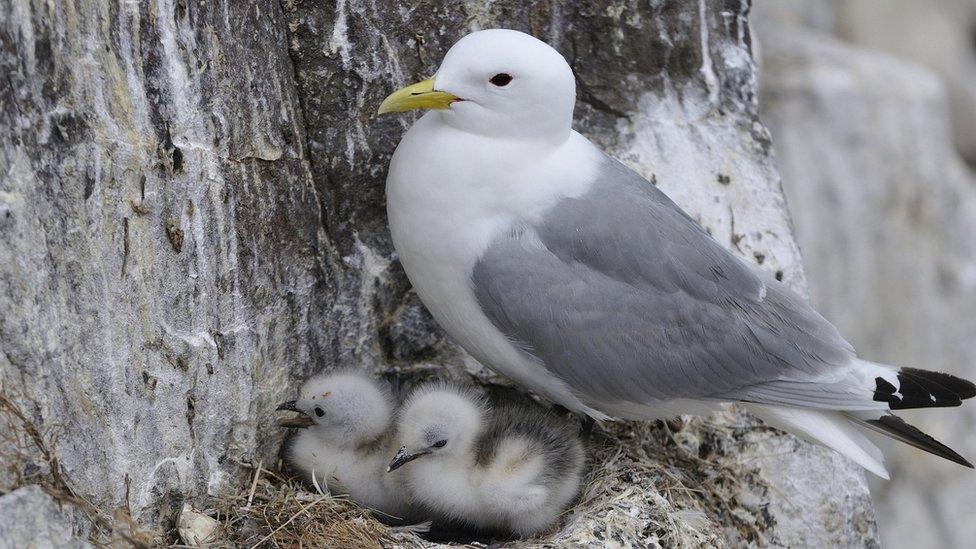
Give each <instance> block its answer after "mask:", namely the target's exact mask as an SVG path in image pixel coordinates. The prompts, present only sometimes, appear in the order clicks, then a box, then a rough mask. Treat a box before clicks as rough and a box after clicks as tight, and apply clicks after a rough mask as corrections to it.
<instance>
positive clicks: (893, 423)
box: [865, 414, 976, 469]
mask: <svg viewBox="0 0 976 549" xmlns="http://www.w3.org/2000/svg"><path fill="white" fill-rule="evenodd" d="M865 423H867V424H868V425H869V426H870V427H872V428H874V429H877V430H878V431H881V432H882V433H884V434H886V435H888V436H890V437H892V438H895V439H897V440H900V441H902V442H904V443H906V444H911V445H912V446H914V447H916V448H918V449H919V450H924V451H926V452H928V453H930V454H934V455H936V456H939V457H941V458H943V459H947V460H949V461H951V462H953V463H958V464H959V465H962V466H964V467H969V468H970V469H974V468H976V467H973V464H972V463H970V462H969V460H968V459H966V458H964V457H962V456H961V455H959V453H958V452H956V451H955V450H953V449H952V448H949V447H948V446H946V445H945V444H942V443H941V442H939V441H938V440H935V438H933V437H932V436H931V435H927V434H925V433H924V432H923V431H922V430H921V429H919V428H918V427H915V426H913V425H911V424H909V423H908V422H906V421H905V420H903V419H902V418H900V417H898V416H896V415H893V414H885V415H883V416H881V417H880V418H878V419H869V420H867V421H866V422H865Z"/></svg>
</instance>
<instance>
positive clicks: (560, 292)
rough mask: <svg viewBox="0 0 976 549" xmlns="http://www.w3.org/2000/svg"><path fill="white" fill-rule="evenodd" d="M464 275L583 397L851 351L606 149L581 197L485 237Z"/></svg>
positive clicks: (760, 374)
mask: <svg viewBox="0 0 976 549" xmlns="http://www.w3.org/2000/svg"><path fill="white" fill-rule="evenodd" d="M472 282H473V288H474V291H475V295H476V297H477V299H478V301H479V303H480V305H481V307H482V309H483V310H484V312H485V314H486V315H487V316H488V317H489V318H490V319H491V321H492V322H493V323H494V324H495V325H496V327H498V328H499V329H500V330H501V331H502V332H503V333H505V334H506V335H507V336H508V337H509V338H511V339H512V340H513V341H514V342H516V343H518V344H519V345H520V346H522V348H523V349H524V350H525V351H526V352H528V353H530V354H531V355H533V356H534V357H535V358H536V359H538V360H539V361H541V362H542V363H543V364H544V365H545V366H546V368H547V369H548V370H549V371H550V372H552V373H554V374H555V375H557V376H558V377H560V378H561V379H563V380H564V381H565V382H566V383H567V384H568V385H569V386H570V387H572V388H573V389H574V390H575V391H576V392H577V393H578V394H580V395H583V396H584V397H585V399H586V400H587V401H590V402H598V403H607V404H614V403H620V402H631V403H638V404H647V403H650V402H653V401H665V400H670V399H675V398H692V399H702V398H705V399H708V398H715V399H727V398H729V395H734V394H739V393H741V392H742V391H743V389H744V388H747V387H750V386H755V385H761V384H764V383H767V382H770V381H775V380H791V381H804V380H810V379H814V378H818V377H823V376H825V375H829V374H830V373H831V372H833V371H836V370H837V369H838V368H841V367H843V366H844V365H846V364H847V363H848V362H849V361H850V359H851V357H852V356H853V354H854V352H853V349H852V348H851V346H850V345H849V344H848V343H847V342H846V341H844V339H843V338H842V337H841V336H840V334H839V333H838V332H837V330H836V329H835V328H834V327H833V326H832V325H831V324H830V323H829V322H827V321H826V320H825V319H824V318H823V317H821V316H820V315H819V314H818V313H817V312H816V311H814V310H813V309H812V308H811V307H810V306H809V305H808V304H807V303H806V302H805V300H804V299H803V298H801V297H800V296H798V295H796V294H795V293H794V292H793V291H792V290H790V289H789V288H788V287H787V286H786V285H784V284H782V283H781V282H778V281H777V280H775V279H773V278H772V277H770V276H768V275H766V274H765V273H763V272H761V271H759V270H758V269H756V268H754V267H752V266H751V265H749V264H747V263H745V262H744V261H742V260H740V259H739V258H737V257H735V256H733V255H732V254H731V253H730V252H728V251H727V250H725V249H724V248H722V247H721V246H720V245H719V244H718V243H717V242H715V241H714V240H713V239H712V238H711V237H710V236H709V235H708V234H707V233H705V231H703V230H702V229H701V228H700V227H699V226H698V225H697V224H696V223H695V222H694V221H693V220H692V219H691V218H690V217H689V216H688V215H687V214H686V213H684V212H683V211H682V210H681V209H680V208H679V207H678V206H677V205H675V204H674V202H672V201H671V199H669V198H668V197H667V196H666V195H665V194H664V193H663V192H661V191H660V190H658V189H657V188H656V187H654V186H653V185H651V184H650V183H649V182H647V181H646V180H644V179H643V178H641V177H640V176H639V175H637V174H635V173H634V172H632V171H631V170H629V169H627V168H626V167H624V166H623V165H621V164H620V163H619V162H617V161H615V160H613V159H610V158H609V157H608V158H607V159H606V162H605V164H604V166H603V167H602V169H601V174H600V176H599V178H598V180H597V181H596V182H595V183H594V186H593V187H592V188H591V189H590V191H589V192H588V193H587V194H585V195H583V196H581V197H579V198H565V199H562V200H561V201H560V202H559V203H557V204H556V205H555V207H553V208H552V209H551V210H550V211H549V212H548V213H547V214H546V215H545V216H544V219H543V220H542V221H540V222H538V223H535V224H530V225H527V226H525V227H524V229H523V230H520V231H517V232H514V233H513V234H506V235H505V236H504V237H501V238H499V239H497V240H496V241H495V242H493V243H492V244H491V245H490V246H489V248H488V249H487V250H486V252H485V253H484V255H483V256H482V257H481V258H480V259H479V261H478V262H477V263H476V265H475V267H474V269H473V272H472Z"/></svg>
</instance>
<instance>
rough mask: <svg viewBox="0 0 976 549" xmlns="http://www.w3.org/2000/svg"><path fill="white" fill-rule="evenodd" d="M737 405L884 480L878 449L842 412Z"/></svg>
mask: <svg viewBox="0 0 976 549" xmlns="http://www.w3.org/2000/svg"><path fill="white" fill-rule="evenodd" d="M740 405H741V406H743V407H745V408H746V409H747V410H749V411H750V412H752V413H753V414H755V415H756V416H757V417H759V419H761V420H763V421H765V422H766V423H768V424H769V425H772V426H773V427H776V428H778V429H782V430H784V431H787V432H790V433H793V434H794V435H796V436H798V437H800V438H802V439H804V440H807V441H809V442H815V443H819V444H823V445H824V446H827V447H828V448H833V449H834V450H836V451H838V452H840V453H841V454H842V455H844V456H847V457H848V458H850V459H852V460H853V461H854V462H856V463H857V464H858V465H860V466H861V467H864V468H865V469H867V470H868V471H871V472H872V473H874V474H875V475H878V476H879V477H881V478H883V479H885V480H887V479H888V470H887V469H885V466H884V455H883V454H882V453H881V450H880V449H878V447H877V446H875V445H874V443H872V442H871V441H870V440H868V439H867V437H865V436H864V434H862V433H861V432H860V431H859V430H858V429H857V427H855V426H854V424H853V423H852V422H851V421H850V420H849V419H848V418H846V417H845V416H844V415H843V414H842V413H840V412H834V411H830V410H813V409H805V408H794V407H791V406H775V405H768V404H754V403H740Z"/></svg>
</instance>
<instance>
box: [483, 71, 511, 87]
mask: <svg viewBox="0 0 976 549" xmlns="http://www.w3.org/2000/svg"><path fill="white" fill-rule="evenodd" d="M488 81H489V82H491V83H492V84H494V85H496V86H498V87H499V88H502V87H504V86H507V85H508V83H509V82H511V81H512V75H511V74H506V73H504V72H500V73H498V74H496V75H495V76H492V77H491V78H490V79H489V80H488Z"/></svg>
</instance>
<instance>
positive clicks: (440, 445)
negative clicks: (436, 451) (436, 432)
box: [431, 440, 447, 448]
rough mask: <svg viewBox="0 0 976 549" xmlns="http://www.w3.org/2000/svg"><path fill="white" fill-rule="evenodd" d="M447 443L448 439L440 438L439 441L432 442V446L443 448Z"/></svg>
mask: <svg viewBox="0 0 976 549" xmlns="http://www.w3.org/2000/svg"><path fill="white" fill-rule="evenodd" d="M445 444H447V441H446V440H438V441H437V442H435V443H433V444H431V446H433V447H434V448H443V447H444V445H445Z"/></svg>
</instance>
